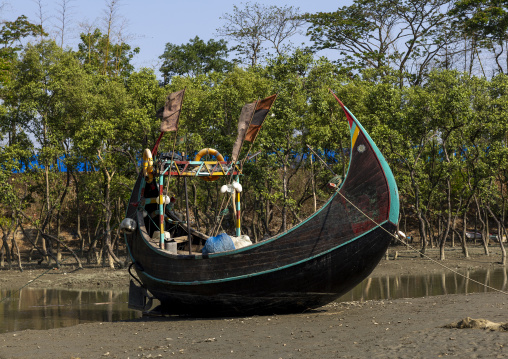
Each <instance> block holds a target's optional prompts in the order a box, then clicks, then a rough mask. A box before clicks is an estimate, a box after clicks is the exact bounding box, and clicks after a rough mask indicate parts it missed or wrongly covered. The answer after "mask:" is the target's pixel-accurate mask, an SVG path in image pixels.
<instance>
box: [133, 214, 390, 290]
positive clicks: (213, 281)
mask: <svg viewBox="0 0 508 359" xmlns="http://www.w3.org/2000/svg"><path fill="white" fill-rule="evenodd" d="M388 222H389V221H384V222H383V223H381V224H380V225H379V226H376V227H374V228H372V229H370V230H368V231H367V232H364V233H362V234H361V235H360V236H357V237H354V238H352V239H350V240H349V241H347V242H344V243H341V244H340V245H338V246H336V247H333V248H330V249H328V250H326V251H324V252H321V253H319V254H316V255H313V256H311V257H307V258H305V259H302V260H300V261H297V262H294V263H291V264H287V265H285V266H282V267H277V268H273V269H269V270H265V271H262V272H256V273H252V274H245V275H240V276H236V277H228V278H222V279H213V280H204V281H192V282H174V281H170V280H164V279H159V278H156V277H153V276H151V275H150V274H148V273H145V272H143V275H145V276H146V277H148V278H150V279H152V280H154V281H157V282H161V283H166V284H171V285H201V284H214V283H223V282H230V281H233V280H240V279H245V278H251V277H257V276H260V275H263V274H268V273H273V272H277V271H279V270H283V269H286V268H290V267H294V266H296V265H299V264H302V263H305V262H307V261H309V260H311V259H314V258H317V257H320V256H323V255H325V254H327V253H330V252H332V251H334V250H336V249H338V248H340V247H343V246H345V245H347V244H349V243H351V242H354V241H355V240H357V239H358V238H360V237H363V236H365V235H366V234H368V233H370V232H372V231H374V230H376V229H378V228H379V227H381V226H382V225H384V224H385V223H388ZM229 253H231V252H229Z"/></svg>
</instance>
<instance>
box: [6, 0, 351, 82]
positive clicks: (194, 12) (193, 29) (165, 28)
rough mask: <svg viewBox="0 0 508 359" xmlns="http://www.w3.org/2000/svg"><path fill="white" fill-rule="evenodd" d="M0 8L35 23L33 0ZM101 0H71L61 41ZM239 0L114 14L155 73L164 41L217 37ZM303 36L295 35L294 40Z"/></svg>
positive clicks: (55, 4) (298, 3) (49, 13)
mask: <svg viewBox="0 0 508 359" xmlns="http://www.w3.org/2000/svg"><path fill="white" fill-rule="evenodd" d="M4 2H6V4H7V5H6V6H4V8H3V10H2V12H1V19H2V20H14V19H16V18H17V17H18V16H19V15H22V14H23V15H26V16H27V17H28V18H29V19H30V20H31V21H32V22H35V23H39V10H38V9H39V5H38V3H39V0H7V1H5V0H4ZM40 2H41V3H42V5H43V6H42V8H43V13H44V18H45V21H44V22H45V24H46V25H45V27H46V28H47V29H48V28H49V29H50V30H51V28H54V25H55V24H56V23H57V22H58V20H57V19H58V17H59V15H58V9H59V8H60V4H61V0H41V1H40ZM107 2H109V1H106V0H71V1H70V5H71V6H72V8H71V9H70V17H69V20H70V21H69V22H70V30H69V32H66V33H67V35H66V37H65V44H66V45H68V46H71V47H75V46H76V43H77V42H78V35H79V33H80V32H81V31H82V30H81V29H82V27H80V23H83V22H85V23H89V24H92V23H95V24H96V25H97V26H98V27H101V26H102V25H103V21H102V20H101V19H102V18H103V17H104V12H105V10H106V3H107ZM254 2H257V3H259V4H264V5H276V6H281V7H282V6H284V5H291V6H293V7H299V8H300V11H301V12H302V13H304V12H312V13H315V12H321V11H334V10H337V8H338V7H340V6H344V5H347V4H348V3H351V1H330V0H311V1H309V0H293V1H289V0H288V1H278V0H272V1H261V0H260V1H251V3H254ZM242 3H245V1H242V2H240V1H230V0H219V1H212V0H179V1H174V0H171V1H168V0H166V1H163V0H144V1H143V0H142V1H140V0H120V7H119V8H118V15H119V19H120V20H121V22H122V23H123V29H124V30H123V32H124V34H127V40H126V41H125V42H127V43H128V44H130V45H132V46H133V47H136V46H137V47H139V48H140V50H141V52H140V54H139V55H137V56H136V58H135V59H134V65H135V66H136V67H137V68H139V67H150V68H154V69H155V70H156V72H158V68H159V67H160V60H159V59H158V57H159V56H160V55H161V54H162V53H163V51H164V47H165V44H166V43H168V42H171V43H173V44H182V43H187V42H188V41H189V40H190V39H191V38H194V37H195V36H199V37H200V38H201V39H203V40H205V41H208V40H209V39H211V38H213V39H216V40H218V39H219V37H218V36H217V34H216V29H217V28H219V27H221V25H223V22H222V20H221V19H220V17H221V16H222V15H223V14H224V13H232V11H233V5H234V4H236V5H237V6H238V7H242V5H241V4H242ZM303 40H304V38H303V37H300V38H298V39H297V38H295V39H294V41H293V42H295V43H297V44H299V43H301V42H302V41H303Z"/></svg>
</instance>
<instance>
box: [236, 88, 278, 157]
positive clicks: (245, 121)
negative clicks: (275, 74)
mask: <svg viewBox="0 0 508 359" xmlns="http://www.w3.org/2000/svg"><path fill="white" fill-rule="evenodd" d="M276 97H277V94H275V95H272V96H269V97H267V98H265V99H263V100H260V101H256V102H251V103H248V104H246V105H244V106H243V108H242V113H241V114H240V119H239V120H238V136H237V138H236V141H235V144H234V145H233V154H232V161H233V162H236V161H237V160H238V156H239V155H240V150H241V148H242V144H243V141H249V142H251V143H252V142H254V140H255V139H256V137H257V135H258V133H259V131H260V130H261V127H262V126H263V121H264V120H265V118H266V115H267V114H268V111H270V108H271V107H272V104H273V102H274V101H275V98H276Z"/></svg>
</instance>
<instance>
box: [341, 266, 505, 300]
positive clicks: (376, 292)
mask: <svg viewBox="0 0 508 359" xmlns="http://www.w3.org/2000/svg"><path fill="white" fill-rule="evenodd" d="M482 283H483V284H486V285H487V286H489V287H493V288H495V289H499V290H502V291H506V290H507V287H508V272H507V269H506V268H497V269H495V270H492V269H489V270H482V271H464V272H460V274H457V273H453V272H448V273H440V274H432V275H419V276H386V277H378V278H367V279H365V280H364V281H363V282H362V283H360V284H359V285H357V286H356V287H355V288H354V289H353V290H352V291H350V292H349V293H347V294H345V295H343V296H342V297H340V298H339V299H338V300H337V301H339V302H345V301H355V300H358V301H364V300H382V299H397V298H417V297H428V296H434V295H443V294H466V293H479V292H488V291H493V289H489V288H487V287H485V286H484V285H483V284H482Z"/></svg>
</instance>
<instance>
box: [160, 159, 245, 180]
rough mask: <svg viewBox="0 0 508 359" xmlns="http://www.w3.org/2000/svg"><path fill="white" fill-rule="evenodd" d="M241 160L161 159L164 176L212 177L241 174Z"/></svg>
mask: <svg viewBox="0 0 508 359" xmlns="http://www.w3.org/2000/svg"><path fill="white" fill-rule="evenodd" d="M239 166H240V162H236V163H233V162H231V161H171V160H169V161H168V160H165V161H161V167H160V168H162V171H161V172H162V173H163V174H164V176H187V177H210V176H228V175H239V174H240V173H241V169H240V167H239Z"/></svg>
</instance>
